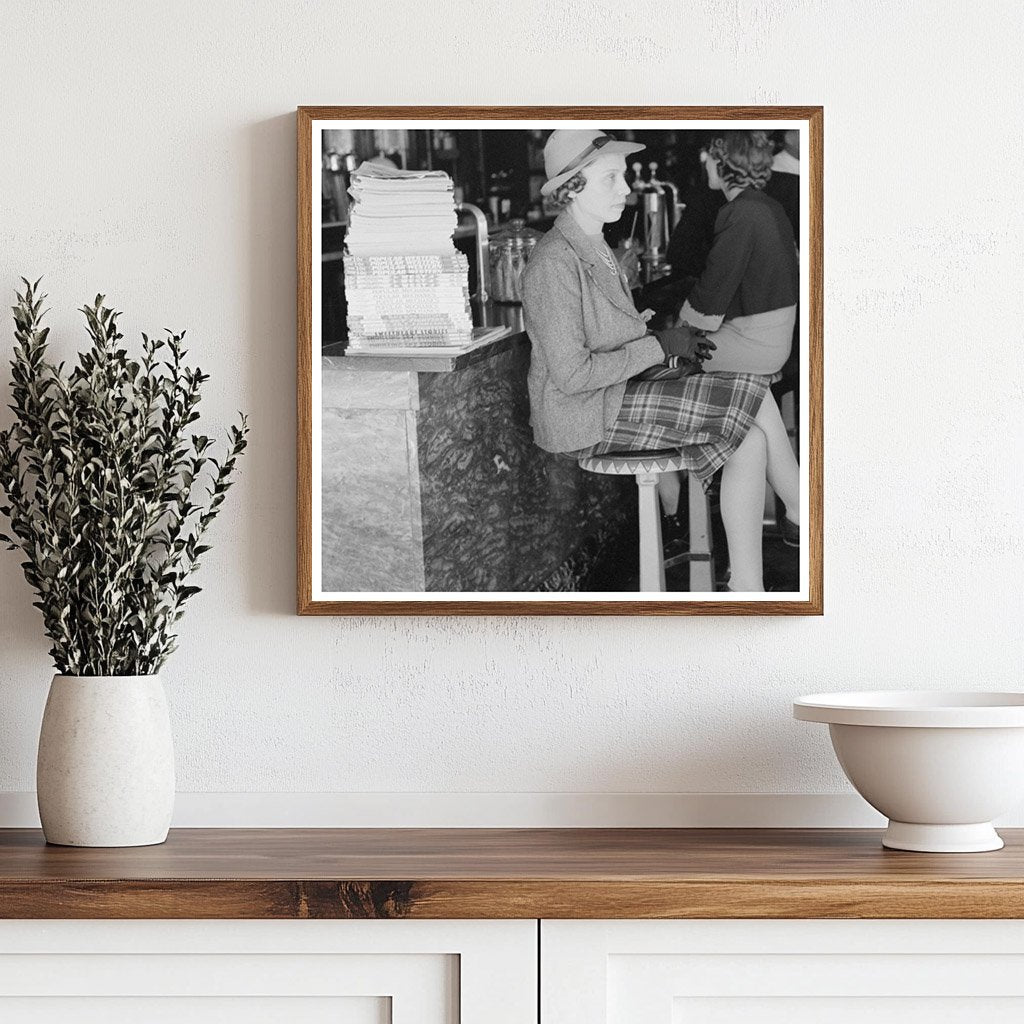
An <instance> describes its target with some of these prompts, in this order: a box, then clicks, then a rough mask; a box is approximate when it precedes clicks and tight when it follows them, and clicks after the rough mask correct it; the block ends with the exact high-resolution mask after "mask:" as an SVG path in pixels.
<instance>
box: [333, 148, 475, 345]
mask: <svg viewBox="0 0 1024 1024" xmlns="http://www.w3.org/2000/svg"><path fill="white" fill-rule="evenodd" d="M349 194H350V195H351V197H352V199H353V205H352V207H351V216H350V222H349V232H348V237H347V239H346V255H345V258H344V267H345V296H346V299H347V302H348V338H349V341H348V351H349V352H350V353H352V354H359V353H366V354H371V353H372V354H375V355H386V354H388V353H391V352H393V351H396V350H406V349H414V350H417V351H420V350H422V351H424V352H425V351H426V350H429V349H445V350H448V349H458V348H465V347H467V346H469V345H471V344H472V343H473V341H474V337H473V318H472V313H471V311H470V305H469V261H468V260H467V259H466V257H465V255H463V254H462V253H460V252H459V251H458V250H457V249H456V248H455V243H454V242H453V241H452V233H453V231H454V228H455V224H456V213H455V201H454V196H453V191H452V179H451V178H450V177H449V176H448V175H447V174H446V173H445V172H444V171H400V170H396V169H395V168H392V167H387V166H383V165H380V164H376V163H363V164H362V165H360V167H358V168H357V169H356V170H355V171H354V172H353V174H352V184H351V187H350V188H349Z"/></svg>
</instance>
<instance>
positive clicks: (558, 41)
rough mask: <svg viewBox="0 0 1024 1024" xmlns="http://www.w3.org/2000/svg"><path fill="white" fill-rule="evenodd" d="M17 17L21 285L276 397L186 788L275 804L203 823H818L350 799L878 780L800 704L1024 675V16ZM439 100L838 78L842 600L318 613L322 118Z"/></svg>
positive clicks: (697, 7)
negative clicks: (302, 344) (304, 362)
mask: <svg viewBox="0 0 1024 1024" xmlns="http://www.w3.org/2000/svg"><path fill="white" fill-rule="evenodd" d="M0 18H2V24H0V76H2V77H0V140H2V144H0V294H2V296H3V298H4V302H3V305H4V306H5V307H6V306H7V305H9V304H10V301H12V300H13V289H14V287H15V286H16V284H17V281H18V278H19V276H20V275H22V274H24V275H26V276H37V275H41V274H43V275H45V286H46V290H47V291H48V292H49V295H50V303H51V304H52V306H53V313H52V314H51V317H50V323H51V325H52V327H53V329H54V335H56V340H55V346H56V348H57V349H58V350H59V351H61V352H67V353H70V352H71V351H72V349H73V347H74V346H76V345H77V344H78V343H79V342H80V340H81V338H82V329H81V325H80V317H79V316H78V314H76V313H75V312H74V311H75V309H76V308H77V307H79V306H81V305H82V304H83V302H85V301H86V300H88V299H90V298H91V297H92V296H93V295H94V294H95V293H96V292H98V291H103V292H104V293H106V294H107V295H108V297H109V299H110V300H111V301H112V302H113V303H114V304H115V305H116V306H117V307H118V308H120V309H123V310H124V311H125V314H124V317H123V319H122V325H123V327H124V328H126V331H125V333H126V335H127V336H128V337H129V338H132V337H135V336H137V334H138V332H139V331H142V330H146V331H158V330H160V329H161V328H163V327H164V326H168V327H174V328H180V327H187V328H188V329H189V337H190V338H191V341H192V354H193V356H194V357H195V359H196V360H197V361H198V362H199V363H200V365H201V366H202V367H203V368H204V369H205V370H207V371H208V372H209V373H211V374H212V377H213V381H212V384H211V387H210V390H209V395H208V397H207V399H206V401H205V408H206V416H207V421H206V426H207V427H214V428H216V427H218V426H219V425H220V424H226V422H227V421H228V420H229V419H230V418H231V417H232V416H233V414H234V411H235V410H236V409H238V408H244V409H246V410H248V411H249V412H250V414H251V418H252V423H253V432H252V445H251V454H249V455H248V456H247V458H246V459H245V462H244V467H243V469H244V471H243V475H242V479H241V482H240V483H239V484H238V486H237V487H236V489H235V490H234V491H233V492H232V494H231V496H230V500H229V502H228V505H227V509H226V512H225V515H224V516H223V517H222V520H221V522H220V523H219V524H218V528H217V530H216V536H215V550H214V552H212V553H211V556H208V557H207V560H206V564H205V566H204V570H203V578H202V579H201V580H200V581H199V582H200V583H202V584H205V591H204V593H203V594H202V595H200V596H199V597H198V598H197V599H196V600H195V601H194V602H193V605H192V607H191V611H190V614H189V615H187V616H186V619H185V620H184V626H185V628H184V631H183V634H182V643H181V650H180V651H179V652H178V654H177V655H175V657H174V658H173V660H172V661H171V662H170V664H169V666H168V667H167V669H166V670H165V673H164V677H165V679H166V682H167V684H168V689H169V696H170V700H171V702H172V714H173V724H174V729H175V733H176V738H177V756H178V772H179V789H180V790H181V791H182V792H183V793H185V794H214V793H235V792H237V793H248V794H260V795H257V796H251V797H248V798H246V799H245V800H242V799H241V798H239V799H238V800H235V801H233V800H231V799H225V798H216V799H214V798H213V797H204V796H201V795H200V796H185V797H183V798H182V801H181V808H182V811H181V815H180V816H179V819H178V820H179V822H183V821H205V822H208V823H216V822H221V821H222V822H225V823H228V822H231V823H238V822H239V821H253V822H256V821H257V820H258V821H261V822H263V823H268V824H277V823H281V824H283V823H286V822H287V821H290V820H294V819H295V817H296V816H298V817H300V818H301V817H302V816H303V815H304V814H305V815H306V817H307V818H308V820H311V821H314V823H319V824H324V823H328V822H331V821H338V822H340V823H345V822H347V821H350V820H377V819H376V818H375V817H374V815H375V813H376V812H375V810H374V808H375V807H391V808H392V809H393V810H394V816H395V817H396V818H397V819H398V820H397V821H396V822H393V823H400V822H401V821H408V822H409V823H412V822H413V821H414V820H415V821H420V820H422V819H423V818H424V817H430V815H431V813H432V812H430V808H432V807H433V808H436V814H434V817H435V818H436V819H437V820H439V821H442V822H443V821H444V820H455V819H458V818H459V816H460V815H461V816H462V818H461V819H460V820H462V819H465V818H468V819H470V821H471V822H472V821H479V822H480V823H482V822H483V821H484V820H485V819H487V820H491V819H494V818H498V819H502V820H508V821H509V822H510V823H516V824H523V823H527V822H528V821H532V820H575V819H573V815H574V814H575V813H577V812H578V810H579V808H580V807H592V808H598V807H601V808H604V811H602V812H601V813H605V814H606V816H610V817H611V818H612V819H614V817H615V815H616V814H620V813H621V814H622V815H623V816H624V817H623V820H632V819H629V818H628V817H627V816H628V814H630V813H633V814H634V817H635V814H636V813H639V812H636V808H638V807H647V808H649V809H650V811H649V814H648V818H650V819H651V820H664V821H666V822H667V821H668V820H675V819H673V817H672V816H673V815H677V816H678V815H682V816H683V817H682V818H678V820H683V819H684V818H685V813H684V812H685V809H686V807H687V806H690V807H698V808H700V807H703V808H704V811H703V812H700V811H697V812H695V813H696V815H697V818H701V815H702V814H703V817H704V818H707V817H709V816H710V817H714V814H715V813H717V812H715V811H714V810H713V809H709V808H714V807H720V806H726V805H729V806H733V807H734V808H736V809H737V811H736V813H737V814H738V815H739V816H740V817H747V818H752V817H755V816H757V815H761V816H762V817H764V816H765V815H767V816H768V817H769V818H771V817H772V815H773V814H775V813H776V812H775V811H773V810H772V808H777V809H778V810H777V818H776V819H775V820H779V821H782V820H783V819H786V817H787V814H788V813H789V812H787V811H786V808H787V807H789V808H790V809H792V808H793V807H795V806H796V804H793V803H792V802H790V803H786V802H785V801H781V802H780V801H776V802H773V801H771V800H767V799H764V798H762V797H755V798H751V799H740V800H739V801H738V802H737V801H733V802H732V804H729V802H728V801H726V802H723V803H719V802H718V801H704V802H697V803H696V804H693V803H692V802H691V804H687V802H686V801H685V800H680V799H677V798H675V797H667V796H666V797H661V798H653V797H648V798H646V801H645V800H638V799H637V800H634V799H632V798H625V799H623V798H614V797H608V798H604V799H603V802H602V800H595V801H591V802H588V801H587V800H586V799H585V798H581V799H580V800H578V801H573V800H572V799H570V798H560V799H558V800H555V799H553V798H552V799H550V800H543V799H540V798H535V797H524V798H521V799H514V798H512V797H504V798H499V797H495V798H480V799H476V800H474V799H469V798H461V797H454V798H453V797H448V798H442V797H440V796H439V797H435V798H422V799H421V798H407V799H406V800H405V801H404V802H403V801H402V800H401V799H399V798H396V797H391V798H384V797H382V798H381V800H380V802H379V803H378V802H376V801H371V802H369V803H367V802H366V801H365V800H363V801H362V802H360V801H358V800H356V799H355V798H347V799H343V798H340V797H326V796H317V795H316V794H330V793H360V792H379V793H382V794H388V793H391V794H395V793H407V792H416V791H422V792H428V793H436V794H453V793H501V794H517V793H518V794H529V793H534V794H555V793H565V794H614V793H620V794H621V793H628V794H632V793H647V794H681V793H691V794H710V793H735V794H748V795H752V794H812V793H818V794H828V793H846V792H848V791H849V790H848V787H847V785H846V783H845V781H844V780H843V778H842V776H841V774H840V773H839V770H838V768H837V766H836V765H835V763H834V759H833V756H832V753H831V749H830V747H829V745H828V740H827V736H826V730H825V729H824V728H822V727H820V726H812V725H807V724H802V723H796V722H793V721H792V720H791V719H790V714H789V701H790V699H791V698H792V697H793V696H794V695H797V694H800V693H802V692H807V691H819V690H826V689H856V688H862V687H864V688H866V687H875V686H881V687H886V686H892V687H918V688H932V687H935V688H942V687H950V688H955V687H963V688H977V689H987V688H1000V687H1007V688H1015V687H1019V686H1020V685H1021V669H1022V659H1021V639H1020V632H1021V631H1020V622H1021V617H1022V611H1024V601H1022V597H1021V567H1022V555H1021V512H1020V507H1021V496H1022V484H1021V471H1020V463H1021V457H1022V447H1024V446H1022V444H1021V441H1022V427H1021V423H1022V417H1021V397H1022V386H1021V380H1022V379H1024V357H1022V354H1021V353H1022V339H1021V334H1022V331H1021V328H1022V310H1021V282H1022V270H1024V267H1022V262H1024V260H1022V250H1024V244H1022V236H1024V233H1022V228H1024V212H1022V208H1021V203H1020V199H1019V196H1018V178H1019V176H1020V173H1021V164H1022V157H1024V145H1022V140H1024V132H1022V130H1021V115H1022V113H1024V104H1022V92H1024V89H1022V85H1021V77H1020V75H1019V72H1018V71H1017V70H1015V69H1016V68H1017V66H1018V59H1019V53H1018V49H1019V47H1018V43H1019V39H1020V38H1021V34H1022V31H1024V7H1021V5H1019V4H1017V3H1015V2H1012V0H1007V2H988V3H984V2H982V3H977V2H976V3H966V2H963V3H934V2H924V0H910V2H907V0H901V2H885V0H863V2H860V3H856V4H853V3H849V4H837V3H825V2H817V0H803V2H799V0H796V2H789V3H784V2H767V0H760V2H757V0H719V2H710V0H704V2H693V3H687V4H674V3H654V2H651V0H634V2H631V3H628V4H627V3H607V2H596V0H528V2H518V3H510V2H503V3H497V2H489V0H475V2H446V3H441V2H433V3H430V2H423V0H418V2H412V0H383V2H378V0H375V2H372V3H370V2H367V3H361V4H354V3H349V4H343V3H338V2H332V0H306V2H302V3H297V2H285V0H263V2H243V0H205V2H193V0H189V2H170V3H167V2H165V3H156V2H141V3H127V2H122V3H111V2H106V3H101V2H98V0H91V2H76V3H67V2H64V3H62V2H55V0H54V2H45V0H3V2H2V3H0ZM426 102H434V103H448V104H460V103H494V104H504V103H526V104H532V103H536V104H543V103H566V102H579V103H594V104H600V103H622V104H637V105H642V104H739V103H757V104H772V103H798V104H817V103H821V104H824V106H825V140H826V146H825V177H826V188H825V260H826V262H825V280H826V306H825V345H826V359H827V361H826V395H825V399H826V415H825V456H826V487H825V492H826V494H825V498H826V511H825V541H826V543H825V548H826V550H825V601H826V615H825V617H824V618H821V619H816V618H811V619H784V618H776V619H771V618H767V619H756V618H754V619H746V620H735V619H721V620H716V619H657V618H652V619H640V618H632V619H627V618H623V619H601V618H593V619H579V620H567V619H558V618H553V619H543V618H535V619H526V618H523V619H510V620H499V619H453V620H445V619H420V620H415V619H408V620H388V619H380V620H373V619H361V620H348V619H328V618H310V619H299V618H297V617H296V616H295V615H294V614H293V590H294V585H293V578H294V541H293V533H294V530H293V522H294V484H293V481H294V470H295V456H294V447H295V414H294V368H293V367H294V346H295V314H294V294H295V269H294V263H295V259H294V249H295V245H294V230H295V214H294V205H295V200H294V195H295V144H294V115H293V111H294V108H295V107H296V106H297V105H300V104H363V103H365V104H374V103H379V104H401V103H409V104H415V103H426ZM8 324H9V321H8ZM10 338H11V335H10V330H9V326H8V327H5V328H4V333H3V341H2V352H0V359H2V362H3V363H4V364H5V365H6V362H7V356H6V355H5V354H4V353H9V351H10V344H11V341H10ZM4 378H5V379H6V372H5V373H4ZM5 401H6V399H5ZM3 422H6V421H5V420H4V421H3ZM18 561H19V560H18V558H17V556H16V555H14V554H10V553H7V552H2V551H0V608H2V619H0V650H2V655H0V792H3V793H6V794H8V796H7V797H6V798H0V823H7V824H10V823H13V822H15V821H21V820H22V819H24V820H25V822H26V823H30V822H31V821H33V820H34V819H33V818H32V812H31V802H30V799H29V798H27V797H19V796H17V794H19V793H20V794H24V793H27V792H28V791H30V790H31V789H32V788H33V784H34V752H35V742H36V736H37V730H38V725H39V720H40V715H41V712H42V705H43V701H44V698H45V694H46V688H47V684H48V680H49V677H50V674H51V669H50V667H49V664H48V659H47V656H46V645H45V643H44V641H43V639H42V632H41V627H40V620H39V616H38V614H37V612H36V611H35V610H34V609H33V608H32V607H31V604H30V602H31V596H30V593H29V590H28V588H27V586H26V585H25V583H24V581H23V580H22V578H21V576H20V571H19V569H18ZM273 794H278V796H276V797H275V796H273ZM281 794H312V795H309V796H305V797H303V796H288V797H284V796H281ZM389 800H390V803H389ZM431 800H433V801H434V803H431ZM826 803H827V802H826ZM800 806H801V807H803V808H804V809H805V810H806V808H808V807H811V806H812V804H811V803H804V804H800ZM813 806H814V807H819V806H821V805H820V802H819V803H815V804H813ZM829 806H830V807H831V811H829V812H828V813H830V814H832V816H833V818H835V817H836V815H838V816H839V818H840V819H842V820H848V821H850V822H852V821H854V820H862V819H863V812H862V811H861V810H860V804H859V803H858V801H857V800H856V799H855V798H852V797H851V798H850V799H849V800H846V801H839V802H837V803H835V804H832V805H829ZM296 808H299V809H300V810H299V811H296ZM303 808H304V809H305V810H302V809H303ZM354 808H361V810H358V811H356V810H353V809H354ZM402 808H405V809H406V810H407V811H408V812H409V816H408V817H403V815H404V814H405V811H403V810H402ZM573 808H576V810H575V811H574V810H573ZM631 808H632V811H630V809H631ZM425 809H426V810H425ZM476 809H479V816H478V817H475V815H476V814H477V811H476ZM766 809H767V810H766ZM307 812H308V813H307ZM793 813H794V814H795V813H796V812H793ZM801 813H803V812H801ZM816 813H817V812H815V814H816ZM595 814H597V812H596V811H595ZM4 815H6V817H5V816H4ZM597 816H598V817H600V815H599V814H597ZM640 816H641V817H642V816H643V815H640ZM792 816H793V815H792V814H790V817H792ZM796 816H797V817H799V816H800V815H799V814H797V815H796ZM825 816H826V817H827V814H826V815H825ZM585 817H586V815H585V814H584V818H585ZM812 817H813V815H812ZM686 820H695V819H693V818H692V817H691V818H689V819H686Z"/></svg>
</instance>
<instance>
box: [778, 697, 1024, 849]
mask: <svg viewBox="0 0 1024 1024" xmlns="http://www.w3.org/2000/svg"><path fill="white" fill-rule="evenodd" d="M793 716H794V718H797V719H799V720H800V721H803V722H824V723H825V724H827V725H828V727H829V734H830V735H831V737H832V746H833V748H834V749H835V752H836V757H838V758H839V763H840V765H842V768H843V771H844V772H845V773H846V777H847V778H848V779H849V780H850V782H852V783H853V786H854V788H855V789H856V790H857V792H858V793H860V795H861V796H862V797H864V799H865V800H867V802H868V803H869V804H871V806H872V807H874V808H875V809H876V810H878V811H880V812H881V813H882V814H884V815H885V816H886V817H887V818H888V819H889V827H888V828H887V829H886V831H885V833H884V834H883V836H882V845H883V846H887V847H889V848H891V849H894V850H918V851H924V852H929V853H980V852H983V851H986V850H999V849H1001V848H1002V845H1003V841H1002V839H1000V837H999V834H998V833H997V832H996V830H995V829H994V828H993V827H992V819H993V818H995V817H998V816H999V815H1000V814H1004V813H1005V812H1007V811H1009V810H1011V809H1012V808H1013V807H1014V806H1015V805H1016V804H1018V803H1019V802H1020V801H1021V800H1024V693H946V692H938V691H896V690H893V691H873V692H863V693H818V694H812V695H810V696H807V697H801V698H800V699H799V700H797V701H795V702H794V704H793Z"/></svg>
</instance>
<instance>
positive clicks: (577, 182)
mask: <svg viewBox="0 0 1024 1024" xmlns="http://www.w3.org/2000/svg"><path fill="white" fill-rule="evenodd" d="M586 185H587V178H586V175H584V173H583V172H582V171H577V172H576V173H575V174H574V175H573V176H572V177H571V178H570V179H569V180H568V181H563V182H562V184H561V185H559V186H558V188H556V189H555V190H554V191H553V192H552V193H551V195H550V197H549V198H548V202H549V203H550V204H551V205H552V206H553V207H555V208H556V209H558V210H564V209H565V208H566V207H567V206H568V205H569V204H570V203H571V202H572V200H573V196H575V195H576V193H577V192H582V191H583V189H584V188H586Z"/></svg>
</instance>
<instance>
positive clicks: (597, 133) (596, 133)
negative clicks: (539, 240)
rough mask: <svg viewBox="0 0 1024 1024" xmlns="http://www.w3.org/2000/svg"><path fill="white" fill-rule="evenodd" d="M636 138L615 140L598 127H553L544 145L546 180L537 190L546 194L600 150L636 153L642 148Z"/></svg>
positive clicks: (592, 159)
mask: <svg viewBox="0 0 1024 1024" xmlns="http://www.w3.org/2000/svg"><path fill="white" fill-rule="evenodd" d="M646 148H647V147H646V146H644V145H643V144H642V143H640V142H619V140H618V139H616V138H615V136H614V135H609V134H608V133H607V132H603V131H601V130H600V129H598V128H556V129H555V130H554V131H553V132H552V133H551V135H550V136H548V141H547V142H546V143H545V145H544V173H545V174H547V176H548V180H547V181H545V182H544V184H543V185H542V186H541V190H540V194H541V195H542V196H549V195H551V193H552V192H554V191H555V189H556V188H558V186H559V185H561V184H562V183H563V182H566V181H568V180H569V179H570V178H571V177H572V176H573V175H574V174H575V173H576V172H577V171H579V170H581V169H582V168H584V167H586V166H587V164H589V163H592V162H593V161H594V160H596V159H597V157H599V156H600V155H601V154H602V153H621V154H622V156H628V155H629V154H630V153H639V152H640V150H642V149H646Z"/></svg>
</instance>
